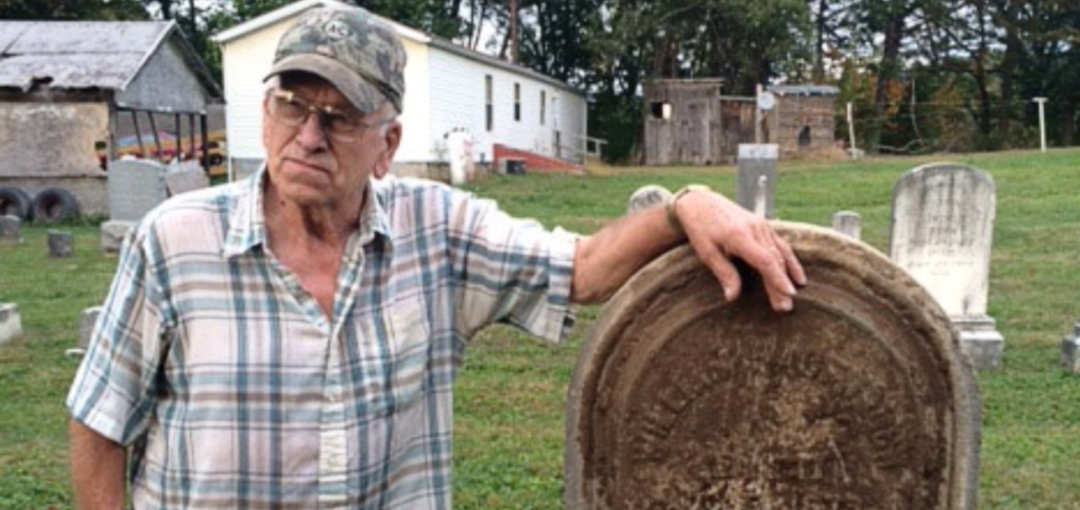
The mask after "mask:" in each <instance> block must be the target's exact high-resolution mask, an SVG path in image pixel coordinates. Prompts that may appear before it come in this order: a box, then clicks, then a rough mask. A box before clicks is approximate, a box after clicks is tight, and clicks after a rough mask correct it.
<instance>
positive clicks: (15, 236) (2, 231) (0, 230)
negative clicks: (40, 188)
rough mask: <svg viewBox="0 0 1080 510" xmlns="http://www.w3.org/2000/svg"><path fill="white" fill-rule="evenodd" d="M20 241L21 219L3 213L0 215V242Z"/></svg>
mask: <svg viewBox="0 0 1080 510" xmlns="http://www.w3.org/2000/svg"><path fill="white" fill-rule="evenodd" d="M21 242H22V220H21V219H19V217H18V216H14V215H11V214H5V215H2V216H0V244H19V243H21Z"/></svg>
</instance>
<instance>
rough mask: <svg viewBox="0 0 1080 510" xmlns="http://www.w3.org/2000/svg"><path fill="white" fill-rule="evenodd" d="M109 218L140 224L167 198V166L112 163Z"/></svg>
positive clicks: (124, 161)
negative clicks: (144, 217)
mask: <svg viewBox="0 0 1080 510" xmlns="http://www.w3.org/2000/svg"><path fill="white" fill-rule="evenodd" d="M108 190H109V219H112V220H126V221H138V220H139V219H140V218H142V217H143V215H144V214H146V213H147V212H148V211H150V209H153V208H154V207H157V205H158V204H160V203H161V202H163V201H165V198H166V197H167V196H168V193H167V190H166V185H165V167H164V166H163V165H161V164H160V163H157V162H155V161H148V160H142V159H121V160H117V161H111V162H109V176H108Z"/></svg>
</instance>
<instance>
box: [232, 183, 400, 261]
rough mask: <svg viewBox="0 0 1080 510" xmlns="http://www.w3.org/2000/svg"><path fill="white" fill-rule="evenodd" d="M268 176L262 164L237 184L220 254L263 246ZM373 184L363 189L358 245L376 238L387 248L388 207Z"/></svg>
mask: <svg viewBox="0 0 1080 510" xmlns="http://www.w3.org/2000/svg"><path fill="white" fill-rule="evenodd" d="M267 178H268V174H267V171H266V164H265V163H264V164H263V165H262V166H261V167H259V170H258V171H257V172H256V173H255V174H254V175H252V176H251V177H248V178H247V179H245V180H244V181H243V182H241V183H240V184H239V186H240V187H241V192H240V196H239V197H238V198H237V199H236V207H235V208H234V209H233V211H232V213H230V215H229V232H228V234H226V236H225V243H224V246H223V248H222V254H223V255H224V256H225V257H233V256H236V255H242V254H244V253H247V252H248V251H250V250H251V249H253V248H255V247H256V246H261V245H263V244H265V243H266V217H265V215H264V210H263V195H264V184H265V182H266V179H267ZM375 187H376V181H374V180H371V179H369V180H368V185H367V187H366V191H365V193H366V195H367V196H366V198H365V200H364V209H363V210H362V211H360V228H359V230H358V232H357V233H358V234H359V236H360V239H359V240H360V246H364V245H366V244H368V243H370V242H371V241H373V240H374V239H375V236H376V235H380V236H382V237H383V238H384V241H385V243H384V244H383V245H384V246H387V247H389V246H390V242H391V241H392V240H393V237H394V236H393V231H392V230H391V228H390V217H389V215H388V214H387V212H386V207H387V204H385V203H384V200H385V198H384V197H383V196H382V195H384V194H382V193H376V192H375Z"/></svg>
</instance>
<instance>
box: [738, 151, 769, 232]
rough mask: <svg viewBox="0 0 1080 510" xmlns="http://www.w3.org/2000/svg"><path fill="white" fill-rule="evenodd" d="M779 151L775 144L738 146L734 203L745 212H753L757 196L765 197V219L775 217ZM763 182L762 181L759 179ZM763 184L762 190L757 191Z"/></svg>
mask: <svg viewBox="0 0 1080 510" xmlns="http://www.w3.org/2000/svg"><path fill="white" fill-rule="evenodd" d="M778 154H779V150H778V148H777V145H776V144H775V143H764V144H754V143H741V144H739V158H738V167H739V178H738V182H737V183H736V185H735V202H736V203H738V204H739V205H741V206H743V207H745V208H746V209H747V210H750V211H753V210H755V203H756V202H757V201H758V200H759V198H758V197H759V194H760V193H764V195H765V217H766V218H775V217H776V160H777V156H778ZM762 176H764V177H765V180H764V181H762V179H761V177H762ZM762 184H764V185H765V186H764V189H761V190H759V188H760V187H761V185H762Z"/></svg>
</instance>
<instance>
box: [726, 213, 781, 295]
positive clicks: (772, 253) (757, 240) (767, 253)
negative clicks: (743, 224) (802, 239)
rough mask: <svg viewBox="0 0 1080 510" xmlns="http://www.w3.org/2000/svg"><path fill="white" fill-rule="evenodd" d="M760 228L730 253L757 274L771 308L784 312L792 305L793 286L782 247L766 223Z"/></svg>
mask: <svg viewBox="0 0 1080 510" xmlns="http://www.w3.org/2000/svg"><path fill="white" fill-rule="evenodd" d="M763 229H764V230H759V229H755V232H754V235H753V236H752V237H751V238H750V239H747V240H746V242H744V243H741V246H739V248H737V249H735V250H733V252H734V254H735V255H738V256H739V257H741V258H742V259H743V260H745V261H746V263H747V264H750V266H751V267H753V268H754V269H755V270H756V271H757V272H758V273H760V274H761V280H762V282H763V283H764V285H765V293H766V294H767V295H768V296H769V303H770V304H771V305H772V307H773V309H774V310H777V311H788V310H791V308H792V300H791V298H792V297H793V296H795V285H794V284H792V282H791V279H790V278H789V277H788V272H787V267H786V266H787V263H786V260H785V256H784V254H783V246H782V245H779V244H777V243H776V239H775V238H774V237H773V235H774V233H773V232H772V230H771V229H770V228H769V226H768V225H767V224H766V225H763ZM789 249H790V248H789Z"/></svg>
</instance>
